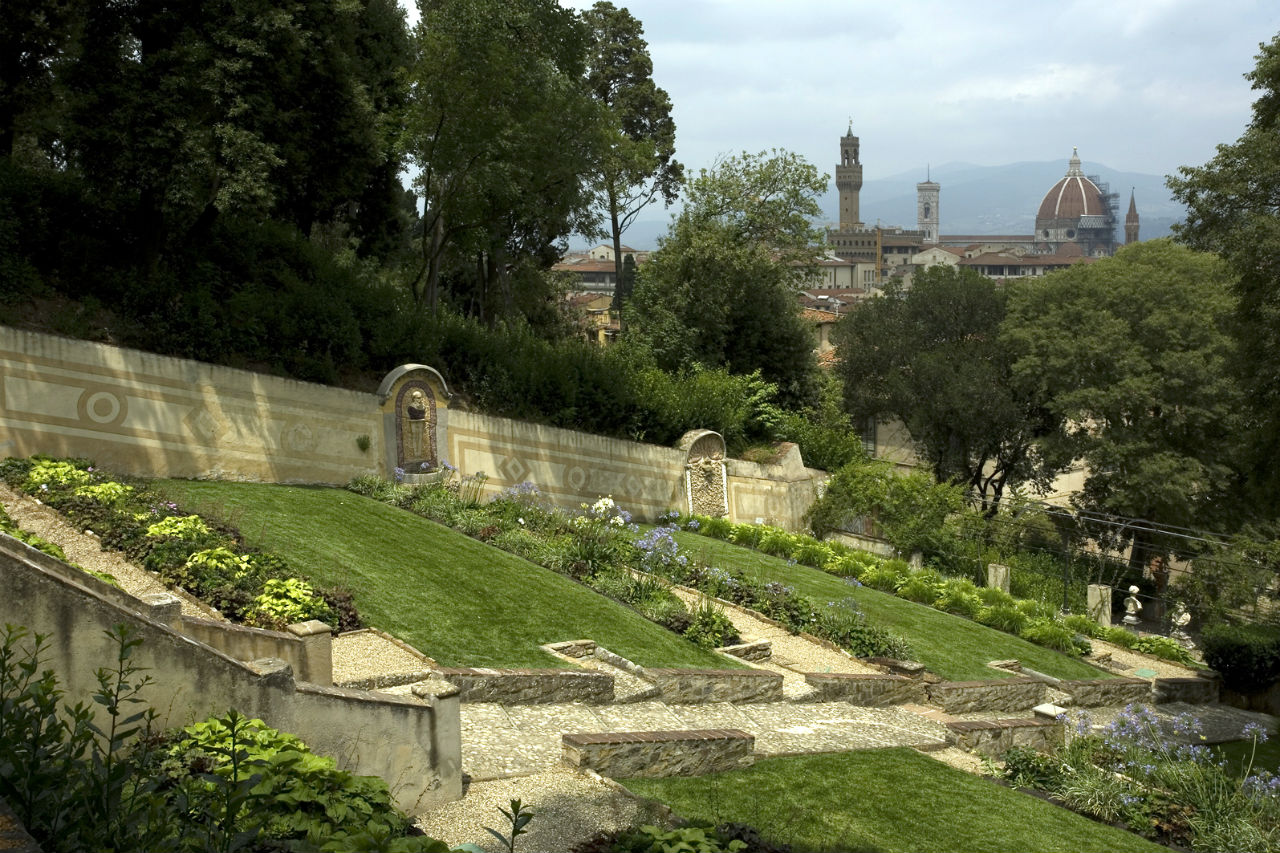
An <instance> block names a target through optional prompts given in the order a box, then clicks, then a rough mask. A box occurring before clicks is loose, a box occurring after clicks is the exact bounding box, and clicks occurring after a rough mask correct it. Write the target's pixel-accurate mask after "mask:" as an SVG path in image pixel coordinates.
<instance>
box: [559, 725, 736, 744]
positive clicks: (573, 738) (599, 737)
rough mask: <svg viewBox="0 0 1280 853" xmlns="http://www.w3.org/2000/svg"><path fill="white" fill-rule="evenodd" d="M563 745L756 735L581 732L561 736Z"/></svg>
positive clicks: (720, 731)
mask: <svg viewBox="0 0 1280 853" xmlns="http://www.w3.org/2000/svg"><path fill="white" fill-rule="evenodd" d="M560 740H561V742H562V743H564V744H567V745H569V746H590V745H592V744H622V743H672V742H676V741H688V742H690V743H695V742H698V741H708V740H750V741H754V740H755V735H752V734H749V733H747V732H744V731H743V730H742V729H673V730H671V731H656V732H579V733H576V734H566V735H561V737H560Z"/></svg>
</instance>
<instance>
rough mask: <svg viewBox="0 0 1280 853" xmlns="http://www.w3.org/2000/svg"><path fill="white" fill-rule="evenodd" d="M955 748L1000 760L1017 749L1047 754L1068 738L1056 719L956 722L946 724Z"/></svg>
mask: <svg viewBox="0 0 1280 853" xmlns="http://www.w3.org/2000/svg"><path fill="white" fill-rule="evenodd" d="M946 726H947V730H948V731H950V732H951V734H952V735H953V736H954V737H955V739H956V746H959V747H961V748H962V749H968V750H973V751H974V752H979V753H981V754H983V755H990V756H992V757H993V758H998V757H999V756H1001V755H1004V753H1006V752H1008V751H1009V749H1011V748H1012V747H1015V746H1026V747H1030V748H1032V749H1036V750H1039V751H1041V752H1045V751H1047V750H1049V749H1050V748H1052V747H1056V746H1061V745H1062V742H1063V738H1064V736H1065V730H1064V729H1063V727H1062V724H1061V723H1059V722H1058V721H1057V720H1043V719H1036V718H1027V719H1016V720H955V721H953V722H949V723H947V724H946Z"/></svg>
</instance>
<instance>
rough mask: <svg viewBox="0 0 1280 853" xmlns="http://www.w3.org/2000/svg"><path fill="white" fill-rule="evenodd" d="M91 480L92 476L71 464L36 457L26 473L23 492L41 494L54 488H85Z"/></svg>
mask: <svg viewBox="0 0 1280 853" xmlns="http://www.w3.org/2000/svg"><path fill="white" fill-rule="evenodd" d="M92 479H93V475H92V474H90V473H89V472H88V471H85V470H81V468H80V467H79V466H77V465H75V464H74V463H72V462H67V461H63V460H59V459H48V458H39V457H37V458H35V459H33V463H32V465H31V467H30V469H28V471H27V478H26V481H25V483H24V484H23V490H24V491H27V492H41V491H48V490H49V489H50V488H53V487H56V486H87V485H88V484H89V483H90V481H91V480H92Z"/></svg>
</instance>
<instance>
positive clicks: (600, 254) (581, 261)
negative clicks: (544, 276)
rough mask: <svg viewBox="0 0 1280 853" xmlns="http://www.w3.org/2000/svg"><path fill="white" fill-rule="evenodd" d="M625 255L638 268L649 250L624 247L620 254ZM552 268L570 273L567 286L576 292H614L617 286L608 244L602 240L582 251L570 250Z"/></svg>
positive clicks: (611, 245)
mask: <svg viewBox="0 0 1280 853" xmlns="http://www.w3.org/2000/svg"><path fill="white" fill-rule="evenodd" d="M627 255H631V257H632V258H634V259H635V262H636V266H637V267H639V266H640V265H641V264H643V263H645V262H646V261H648V260H649V253H648V252H644V251H639V250H636V249H633V248H631V247H630V246H623V247H622V256H623V257H624V258H625V257H626V256H627ZM551 270H552V272H561V273H568V274H569V275H571V276H573V277H574V279H575V280H574V283H573V285H572V287H571V288H570V289H571V290H574V291H577V292H582V293H613V291H614V289H615V288H616V287H617V286H618V282H617V278H618V274H617V268H616V266H615V264H614V260H613V244H611V243H601V244H600V245H599V246H595V247H594V248H591V249H588V250H587V251H585V252H569V253H567V254H566V255H565V256H564V257H563V258H561V259H560V262H559V263H557V264H555V265H553V266H552V267H551Z"/></svg>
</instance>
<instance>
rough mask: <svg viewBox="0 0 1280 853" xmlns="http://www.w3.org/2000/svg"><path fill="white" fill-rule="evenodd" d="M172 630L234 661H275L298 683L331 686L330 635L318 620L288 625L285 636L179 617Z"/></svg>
mask: <svg viewBox="0 0 1280 853" xmlns="http://www.w3.org/2000/svg"><path fill="white" fill-rule="evenodd" d="M174 627H176V628H177V629H178V630H180V631H182V633H184V634H186V635H187V636H189V637H193V638H194V639H196V640H199V641H200V642H202V643H204V644H206V645H209V646H213V648H215V649H217V650H218V651H220V652H224V653H225V654H227V655H230V656H231V657H233V658H235V659H236V660H242V661H250V660H258V659H259V658H279V659H280V660H283V661H285V662H287V663H288V664H289V666H290V667H292V669H293V674H294V677H295V678H297V679H298V680H299V681H309V682H311V683H312V684H323V685H326V686H327V685H332V684H333V635H332V633H330V628H329V626H328V625H326V624H324V623H323V622H320V621H318V620H315V619H312V620H311V621H310V622H299V623H298V624H296V625H290V626H289V630H288V632H287V633H286V632H282V631H267V630H264V629H262V628H250V627H248V626H246V625H233V624H232V623H230V622H216V621H214V620H212V619H195V618H193V617H190V616H183V617H182V618H181V622H180V623H179V624H178V625H175V626H174Z"/></svg>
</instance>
